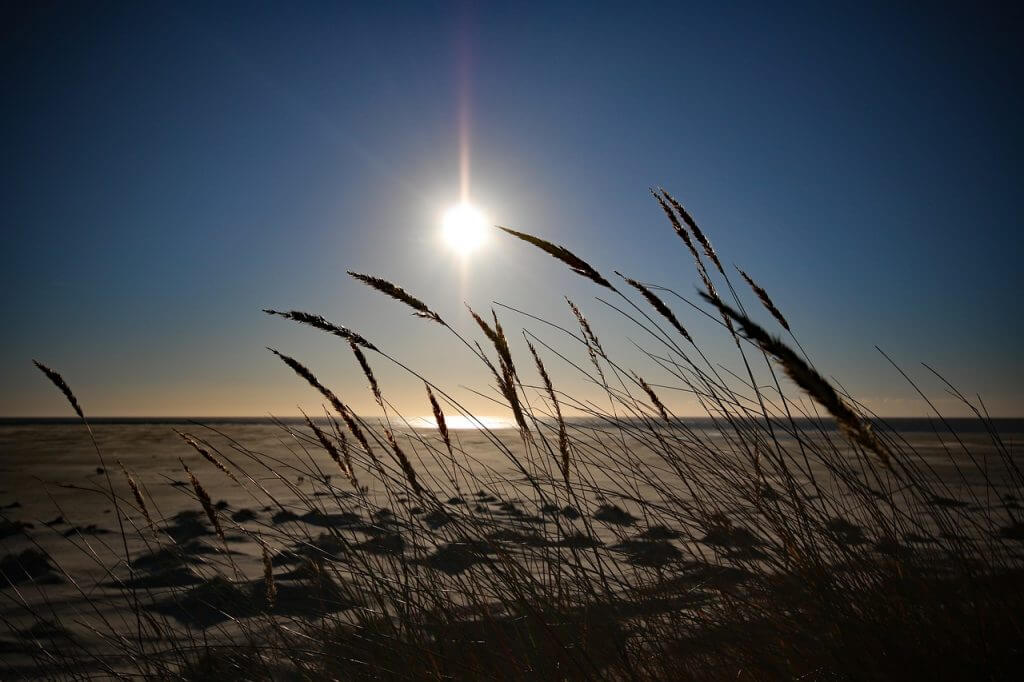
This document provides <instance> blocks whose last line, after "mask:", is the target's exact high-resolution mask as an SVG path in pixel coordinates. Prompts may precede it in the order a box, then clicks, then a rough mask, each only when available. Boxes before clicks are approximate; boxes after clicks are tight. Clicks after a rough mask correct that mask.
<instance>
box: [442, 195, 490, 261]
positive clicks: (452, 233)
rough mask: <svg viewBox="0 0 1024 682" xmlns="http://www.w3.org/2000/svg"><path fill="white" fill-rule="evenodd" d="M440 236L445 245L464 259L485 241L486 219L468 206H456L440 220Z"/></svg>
mask: <svg viewBox="0 0 1024 682" xmlns="http://www.w3.org/2000/svg"><path fill="white" fill-rule="evenodd" d="M441 236H442V237H443V238H444V242H445V244H447V245H448V246H449V247H450V248H451V249H453V250H454V251H456V252H457V253H458V254H459V255H461V256H463V257H466V256H468V255H469V254H470V253H472V252H473V251H475V250H476V249H477V248H478V247H479V246H480V245H481V244H483V243H484V241H485V240H486V239H487V218H485V217H484V214H483V213H482V212H481V211H480V209H478V208H476V207H474V206H471V205H470V204H465V203H463V204H456V205H455V206H452V207H451V208H449V209H448V210H447V211H445V212H444V216H443V217H442V218H441Z"/></svg>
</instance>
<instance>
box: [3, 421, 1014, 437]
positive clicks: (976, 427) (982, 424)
mask: <svg viewBox="0 0 1024 682" xmlns="http://www.w3.org/2000/svg"><path fill="white" fill-rule="evenodd" d="M364 419H366V421H367V422H369V423H374V422H376V421H377V420H378V418H377V417H364ZM480 419H481V420H482V421H483V423H484V424H485V425H486V426H487V428H489V429H491V430H497V429H508V428H515V422H513V421H512V420H511V418H505V417H480ZM455 420H458V421H455ZM313 421H315V422H323V421H325V420H324V418H323V417H315V418H313ZM449 421H455V423H456V424H457V426H456V428H458V427H461V426H472V425H471V423H469V422H468V420H466V419H464V418H460V417H449ZM566 421H567V422H569V423H571V424H578V425H581V426H583V425H596V424H598V423H600V422H601V420H599V419H595V418H591V417H573V418H569V419H567V420H566ZM625 421H630V420H628V419H627V420H625ZM678 421H679V422H680V423H681V424H686V425H688V426H691V427H693V428H695V429H715V428H718V427H720V426H722V423H716V421H715V420H713V419H711V418H708V417H681V418H679V420H678ZM773 421H775V422H777V423H780V424H788V423H789V422H788V420H782V419H775V420H773ZM794 421H795V422H796V425H797V426H798V427H801V428H803V427H813V428H815V429H818V428H821V429H824V430H826V431H835V430H836V428H837V427H836V424H835V422H834V421H833V420H831V419H822V420H821V421H817V420H812V419H795V420H794ZM278 422H280V423H284V424H302V423H304V422H305V419H304V418H303V417H280V418H274V417H95V418H90V419H89V423H91V424H96V425H118V424H124V425H137V426H138V425H186V426H187V425H209V426H217V425H227V426H272V425H274V424H275V423H278ZM77 423H79V420H78V418H76V417H0V426H47V425H69V424H77ZM409 423H410V424H411V425H412V426H414V427H415V428H432V427H433V424H434V417H433V416H422V417H412V418H409ZM877 423H878V424H879V426H881V427H882V428H887V429H891V430H893V431H896V432H899V433H903V434H911V433H913V434H920V433H934V434H937V435H940V436H942V435H948V434H949V433H950V430H952V431H954V432H956V433H959V434H978V433H988V432H989V430H990V429H994V430H995V432H996V433H998V434H1000V435H1002V436H1007V435H1010V434H1024V418H1016V417H1013V418H1010V417H1007V418H997V419H992V420H990V421H988V422H986V421H985V420H982V419H976V418H968V417H954V418H948V419H945V420H940V419H937V418H934V417H933V418H926V417H892V418H886V419H881V420H878V422H877ZM451 427H452V424H449V428H451Z"/></svg>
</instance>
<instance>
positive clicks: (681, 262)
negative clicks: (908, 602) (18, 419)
mask: <svg viewBox="0 0 1024 682" xmlns="http://www.w3.org/2000/svg"><path fill="white" fill-rule="evenodd" d="M211 5H212V6H211ZM704 5H705V3H701V4H694V5H686V4H684V3H665V4H651V5H642V4H633V3H630V4H628V5H627V4H622V3H608V4H607V5H602V4H600V3H580V4H575V5H574V4H569V3H558V4H554V3H537V4H532V3H503V4H475V3H408V4H403V3H362V4H359V5H353V6H351V7H341V6H338V5H337V4H336V3H323V4H319V3H251V2H246V3H215V4H213V3H195V4H192V3H167V4H156V3H145V4H137V3H136V4H129V3H123V4H118V3H89V4H86V3H69V4H49V3H26V4H25V5H23V6H20V7H19V6H11V5H8V6H6V8H5V9H4V10H0V12H2V13H3V15H2V21H0V24H2V26H3V29H2V30H3V32H4V36H3V40H2V41H0V55H2V58H0V79H2V91H3V93H4V106H3V107H2V109H0V118H2V125H0V148H2V149H3V163H2V164H0V173H2V176H0V180H2V182H0V200H2V205H3V207H4V208H3V212H2V214H0V216H2V217H0V220H2V242H0V244H2V247H3V248H2V249H0V303H2V306H3V310H4V317H5V320H6V321H5V324H4V332H3V334H2V336H0V344H2V346H0V351H2V352H0V415H61V414H65V413H66V411H67V410H66V407H65V406H64V405H62V404H61V402H60V397H59V395H57V394H56V393H55V392H54V391H53V389H52V387H50V386H47V385H45V382H44V380H43V378H42V377H41V375H38V373H37V372H36V371H35V370H34V368H33V367H32V366H31V358H33V357H36V358H39V359H40V360H42V361H44V362H46V363H48V364H50V365H52V366H54V367H55V368H57V369H59V370H60V371H61V372H63V373H64V374H65V376H66V377H67V379H68V380H69V382H70V383H71V384H72V386H73V387H74V388H75V390H76V392H77V393H78V394H79V397H80V398H81V400H82V402H83V404H84V406H85V407H86V409H87V410H88V411H90V412H91V413H92V414H95V415H185V414H188V415H203V414H206V415H212V414H217V415H260V414H266V413H268V412H269V413H275V414H282V415H283V414H295V413H296V412H297V409H296V406H297V405H302V406H304V407H306V408H310V409H315V408H316V404H317V401H316V397H315V396H314V395H312V394H311V393H310V391H309V390H308V388H307V387H305V386H303V385H302V384H301V383H300V382H299V381H298V380H297V379H296V378H295V377H293V376H291V375H290V374H289V372H288V370H287V369H286V368H284V367H283V366H281V365H280V363H278V362H276V361H275V360H274V359H273V358H272V357H271V356H270V355H269V353H267V351H266V350H265V349H264V346H266V345H273V346H276V347H279V348H281V350H283V351H285V352H288V353H290V354H292V355H294V356H295V357H297V358H299V359H301V360H303V361H304V362H306V363H307V364H308V365H309V366H310V367H312V368H314V369H315V370H316V371H317V373H318V374H320V375H322V376H323V378H324V379H325V381H327V382H328V383H330V384H331V385H332V386H334V387H335V388H337V389H338V392H339V393H341V394H342V395H343V396H344V399H345V400H346V401H348V402H351V403H352V404H353V405H355V406H356V407H357V409H359V410H360V411H363V412H372V408H373V403H372V399H371V398H370V396H369V395H367V393H366V391H365V390H364V386H363V382H362V380H361V377H360V376H359V375H358V369H357V367H356V366H355V365H354V363H353V362H352V359H351V356H350V354H349V353H348V352H347V349H346V348H345V347H344V346H340V345H339V344H337V343H333V342H332V340H331V339H329V338H327V337H321V336H320V335H318V334H316V333H314V332H313V331H311V330H306V329H301V328H299V327H297V326H295V325H293V324H290V323H287V322H285V321H282V320H278V319H270V318H267V317H266V316H264V315H263V314H262V313H261V312H260V309H261V308H264V307H274V308H298V309H303V310H310V311H313V312H318V313H322V314H324V315H325V316H327V317H328V318H330V319H332V320H335V321H337V322H341V323H343V324H346V325H349V326H351V327H353V328H355V329H358V330H359V331H360V332H362V333H363V334H364V335H365V336H367V337H369V338H371V339H372V340H373V341H374V342H376V343H378V345H381V346H382V347H385V348H386V349H387V350H389V351H391V352H393V354H395V355H396V356H399V357H401V358H402V359H403V360H407V361H408V362H409V364H412V365H414V366H417V367H420V368H424V369H425V370H428V372H427V373H428V374H430V375H431V378H432V379H437V380H438V381H439V382H440V383H444V384H446V385H450V386H457V385H467V386H471V387H474V388H477V389H480V390H485V387H486V385H487V383H488V378H487V375H486V373H485V372H486V370H483V369H482V368H481V367H479V366H478V365H474V364H472V363H471V362H470V358H469V356H468V355H467V353H465V352H463V351H462V350H460V348H459V347H458V346H457V345H456V344H455V343H453V340H452V339H451V338H450V336H448V335H446V334H445V333H444V331H443V330H441V329H438V328H433V327H430V326H429V325H427V324H426V323H424V322H423V321H422V320H417V319H414V318H411V317H410V316H408V315H407V314H406V310H405V309H403V308H401V307H400V306H399V305H398V304H396V303H393V302H391V301H387V300H385V299H383V298H382V297H380V296H379V295H377V294H375V293H374V292H371V291H368V290H366V289H365V288H362V287H361V286H360V285H359V284H358V283H356V282H354V281H352V280H351V279H349V278H348V277H347V275H346V274H345V271H346V270H349V269H354V270H359V271H362V272H368V273H372V274H378V275H381V276H384V277H387V278H389V279H392V280H394V281H396V282H397V283H399V284H402V285H403V286H406V287H407V288H408V289H410V290H411V291H413V292H414V293H416V294H417V295H419V296H420V297H421V298H423V299H425V300H427V301H428V302H429V303H430V304H431V305H432V306H433V307H435V308H436V309H437V310H439V311H440V312H441V313H442V314H443V315H444V316H445V317H446V318H450V319H453V320H459V325H460V328H462V329H464V330H465V331H466V332H469V333H472V329H471V328H470V327H469V325H468V323H467V322H466V320H467V319H468V318H467V315H466V314H465V312H464V310H463V309H462V302H463V301H464V300H465V301H467V302H469V303H470V304H471V305H473V306H474V307H476V308H479V309H487V307H488V306H489V305H490V302H491V301H492V300H499V301H502V302H504V303H507V304H509V305H513V306H516V307H520V308H524V309H527V310H529V311H530V312H532V313H535V314H539V315H542V316H544V317H546V318H549V319H552V320H554V321H558V322H562V323H568V322H569V314H568V310H567V309H566V307H565V305H564V302H563V301H562V298H561V296H562V294H568V295H570V296H571V297H573V298H574V300H577V302H579V303H580V304H581V306H582V307H583V309H584V311H585V312H586V313H587V314H588V315H589V316H591V317H592V318H593V321H594V324H595V327H596V330H597V331H598V334H599V335H600V336H602V340H603V341H605V343H606V345H610V346H611V349H612V350H613V351H615V352H618V353H622V354H624V355H628V354H629V353H630V352H631V345H630V342H629V339H630V338H633V339H636V340H638V341H642V340H643V339H642V338H641V337H640V336H638V335H637V333H636V331H635V330H633V329H630V328H628V327H627V326H626V325H624V324H623V323H622V320H621V318H619V317H618V316H617V315H616V314H615V313H614V312H613V311H610V310H608V309H607V308H605V307H604V306H603V305H602V304H600V303H599V302H597V301H595V300H594V296H595V295H597V294H599V293H600V292H598V291H596V290H595V289H594V287H592V286H589V285H588V284H587V283H586V282H585V281H582V280H580V279H579V278H575V277H574V276H573V275H572V274H571V273H569V272H568V271H567V270H565V269H564V268H563V267H561V266H560V265H559V264H558V263H556V262H554V261H553V260H551V259H549V258H547V257H546V256H544V255H543V254H541V253H540V252H537V251H535V250H533V249H531V248H530V247H528V246H527V245H525V244H522V243H518V242H515V241H514V240H512V239H511V238H508V237H499V236H498V235H493V236H492V238H491V240H490V241H489V243H488V244H487V245H486V246H485V248H483V249H482V250H481V251H479V252H478V253H476V254H474V255H473V257H472V258H471V260H470V261H469V263H468V266H467V271H466V272H465V274H463V273H462V272H461V271H460V267H459V265H458V262H457V260H456V259H455V258H454V257H453V255H452V254H451V253H450V252H448V251H446V250H445V249H444V248H443V246H442V245H441V244H440V243H439V240H438V236H437V233H438V221H439V215H440V213H441V211H442V210H443V209H444V208H445V207H446V206H447V205H449V204H451V203H452V202H454V201H455V200H457V198H458V193H459V139H460V102H463V103H464V104H465V112H468V116H467V117H465V119H464V122H463V125H468V128H466V129H467V130H468V131H469V139H470V143H471V144H470V157H471V195H472V199H473V201H474V202H475V203H477V204H479V205H480V206H481V207H483V208H484V209H485V210H486V212H487V213H488V215H490V216H491V217H492V218H493V219H494V221H495V222H500V223H502V224H506V225H510V226H513V227H516V228H519V229H522V230H525V231H528V232H532V233H534V234H538V235H540V236H543V237H546V238H548V239H551V240H553V241H556V242H560V243H565V244H567V245H569V246H570V247H571V248H573V249H574V250H575V251H576V252H577V253H579V254H580V255H581V256H583V257H584V258H586V259H587V260H589V261H591V262H592V263H593V264H594V265H595V266H596V267H598V269H600V270H602V271H604V272H606V274H611V271H612V270H613V269H620V270H623V271H624V272H626V273H627V274H630V275H632V276H634V277H637V278H639V279H642V280H644V281H649V282H657V283H660V284H665V285H670V286H673V287H675V288H676V289H677V290H678V291H680V292H681V293H684V294H686V295H691V294H693V292H694V287H695V284H696V281H697V280H696V278H695V275H694V272H693V268H692V266H691V263H690V262H689V260H688V255H687V253H686V251H685V250H684V248H683V247H682V244H681V243H679V241H678V239H677V237H676V236H675V235H674V234H673V233H672V231H671V229H670V228H669V226H668V225H667V223H666V221H665V220H664V218H663V216H661V214H660V212H659V209H658V207H657V205H656V204H655V203H654V202H653V201H652V200H651V198H650V196H649V195H648V194H647V188H648V187H650V186H656V185H663V186H665V187H666V188H668V189H669V191H671V192H673V193H674V194H675V195H676V196H677V197H679V198H680V199H681V200H683V201H684V203H686V205H687V206H688V207H689V208H690V210H691V212H692V213H693V214H694V215H695V216H696V218H697V219H698V220H699V221H700V223H701V225H702V226H703V228H704V229H705V231H706V232H707V233H708V234H709V235H710V237H711V238H712V240H713V241H714V243H715V245H716V248H717V249H718V250H719V252H720V253H721V254H722V256H723V260H724V261H725V262H726V263H736V264H737V265H740V266H741V267H743V268H744V269H746V270H747V271H749V272H750V273H751V274H752V275H753V276H754V277H755V278H757V279H758V280H759V281H760V282H761V284H763V285H764V286H765V287H766V288H767V289H768V290H769V292H770V293H771V294H772V296H773V298H774V299H775V300H776V302H777V303H778V304H779V306H780V307H781V308H782V309H783V311H784V312H785V313H786V315H787V316H788V317H789V318H790V321H791V322H792V324H793V326H794V328H795V330H796V332H797V334H798V336H799V338H800V339H801V342H802V344H803V345H804V347H805V348H807V350H808V351H809V352H810V354H811V355H812V357H813V358H814V360H815V361H816V363H817V364H818V366H819V368H820V369H821V370H822V371H823V372H824V373H826V374H827V375H830V376H835V377H836V378H838V379H839V380H840V381H842V382H843V384H844V386H846V387H847V388H849V389H850V390H851V391H853V392H854V393H855V394H856V395H857V396H859V397H860V398H862V399H863V400H865V402H867V403H868V404H869V405H871V406H872V407H874V408H875V409H877V410H878V411H880V412H882V413H884V414H889V415H916V414H920V413H922V411H923V407H922V405H921V404H920V403H919V402H916V401H915V400H913V392H912V389H910V388H909V387H908V386H907V385H906V384H905V383H904V382H903V381H902V380H901V379H900V377H899V376H898V375H897V374H896V373H895V372H894V371H893V370H892V368H891V367H889V366H888V365H887V363H886V362H885V360H884V358H882V357H881V356H880V355H878V353H877V352H876V351H875V349H874V346H875V345H876V344H877V345H879V346H881V347H882V348H884V349H885V350H886V351H887V352H889V353H890V354H891V355H893V357H894V358H895V359H896V360H897V361H899V362H900V363H901V364H903V365H905V366H906V367H907V368H908V370H909V371H911V373H912V374H913V375H914V376H915V377H921V378H922V379H923V385H924V386H926V387H927V388H928V390H929V391H930V392H932V393H933V394H934V395H936V396H937V398H939V399H940V401H941V400H942V391H941V387H939V386H938V385H937V382H935V381H934V380H929V379H927V377H926V373H924V371H923V370H922V369H921V368H920V365H919V364H918V363H919V362H927V363H929V364H932V365H933V366H936V367H937V368H939V369H941V370H942V371H943V372H945V373H946V375H947V376H948V377H949V378H950V379H951V380H952V381H953V382H954V383H956V384H957V385H958V386H960V387H961V389H962V390H964V392H966V393H968V394H971V395H973V394H974V393H981V394H982V396H983V397H984V398H985V400H986V404H987V405H988V406H989V408H990V409H991V410H992V412H993V413H996V414H1004V415H1021V414H1024V390H1022V388H1021V387H1022V385H1024V364H1022V362H1021V358H1020V354H1019V350H1018V347H1019V345H1020V343H1019V339H1020V338H1021V337H1022V332H1024V323H1022V321H1021V312H1022V306H1021V304H1020V298H1019V297H1020V294H1021V292H1022V291H1024V286H1022V285H1024V276H1022V274H1021V268H1020V262H1019V261H1020V257H1021V253H1022V248H1021V247H1022V239H1021V236H1020V230H1019V227H1020V211H1019V203H1018V197H1019V196H1020V194H1021V191H1020V190H1021V189H1022V187H1021V185H1022V183H1021V179H1022V177H1021V159H1022V152H1024V144H1022V142H1024V140H1022V132H1021V127H1020V121H1021V120H1022V113H1024V107H1022V101H1021V97H1022V96H1021V89H1020V87H1019V84H1020V82H1021V76H1022V73H1021V66H1022V64H1024V62H1022V54H1021V47H1020V45H1019V42H1020V41H1019V40H1018V38H1017V37H1018V36H1019V35H1020V28H1021V21H1020V19H1021V16H1020V11H1019V10H1010V9H1007V8H1003V7H1000V6H998V5H992V6H984V5H980V4H972V5H970V6H968V5H963V6H960V7H950V8H942V7H940V6H935V7H932V8H928V9H924V8H919V9H913V8H906V9H894V8H892V7H890V6H889V4H877V5H873V4H869V3H850V4H840V3H835V4H833V3H825V4H822V3H807V4H805V5H797V4H793V5H790V6H788V7H787V8H786V9H777V8H775V9H772V8H766V7H764V6H763V3H741V4H726V3H722V4H716V7H715V8H713V9H710V8H708V7H706V6H704ZM679 312H680V316H681V317H682V318H683V319H684V323H687V324H691V325H692V326H693V327H694V329H695V333H696V334H697V335H698V336H701V338H702V339H704V341H705V343H707V344H710V347H709V352H711V353H715V352H716V351H717V350H718V346H717V345H716V344H718V345H724V344H722V339H721V337H720V336H714V335H713V329H712V328H711V327H709V326H705V325H704V323H703V322H702V321H701V320H700V319H699V317H697V316H694V315H693V314H692V312H691V311H688V310H685V307H682V308H679ZM761 319H764V318H761ZM503 320H505V326H506V327H507V328H510V329H512V330H518V329H519V328H521V327H523V326H527V327H529V328H530V329H533V330H535V331H537V332H538V333H539V332H541V331H542V329H540V328H538V327H537V325H536V324H535V323H528V321H527V320H525V319H523V318H517V317H516V316H514V315H511V314H510V313H504V314H503ZM551 338H552V339H553V340H554V339H556V338H557V337H551ZM721 350H722V353H723V355H722V357H723V358H726V357H728V356H727V355H726V351H727V348H726V347H723V348H722V349H721ZM577 352H578V351H577ZM637 362H640V361H639V360H638V361H637ZM375 366H379V372H380V373H381V376H382V380H383V383H384V388H385V391H386V392H388V393H389V395H391V396H392V398H393V399H394V400H395V401H396V402H397V403H398V404H399V406H400V407H402V408H403V411H405V412H407V413H409V414H421V413H424V412H427V411H428V410H427V409H426V407H425V405H423V404H422V403H423V402H424V401H423V398H422V395H421V393H420V392H421V390H422V387H421V386H420V385H419V384H418V383H416V382H413V381H409V380H408V379H407V378H403V376H402V375H401V374H400V373H399V372H397V371H392V370H390V369H388V368H386V367H384V366H382V365H380V363H379V362H376V361H375ZM641 371H644V370H641ZM554 374H555V376H556V381H560V382H564V384H563V385H564V386H566V387H567V388H569V389H572V390H576V391H577V392H585V391H586V390H587V389H586V388H585V387H584V386H583V384H582V383H577V380H576V379H574V378H572V376H571V374H570V373H569V372H568V369H567V368H564V367H560V368H558V369H557V370H556V371H555V372H554ZM467 395H469V394H467ZM467 402H469V403H471V404H472V405H474V406H475V407H476V408H477V409H479V410H480V411H482V412H484V413H488V412H489V411H494V410H490V409H489V408H490V406H489V405H488V403H487V402H486V401H482V400H477V399H475V398H472V396H470V397H467ZM943 404H948V403H943ZM676 407H677V408H678V409H679V410H680V411H681V412H686V411H687V406H686V405H685V404H682V403H680V404H677V405H676ZM954 411H955V410H954Z"/></svg>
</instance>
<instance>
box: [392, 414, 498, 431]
mask: <svg viewBox="0 0 1024 682" xmlns="http://www.w3.org/2000/svg"><path fill="white" fill-rule="evenodd" d="M444 421H445V424H446V425H447V426H448V428H449V429H450V430H453V431H454V430H456V429H480V428H488V429H491V430H492V431H493V430H495V429H511V428H515V425H516V423H515V422H514V421H513V420H512V419H507V418H505V417H474V418H473V419H470V418H469V417H462V416H459V415H451V416H448V415H445V419H444ZM409 424H410V425H411V426H412V427H413V428H414V429H436V428H437V422H436V421H434V417H433V416H429V417H416V418H415V419H410V420H409Z"/></svg>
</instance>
